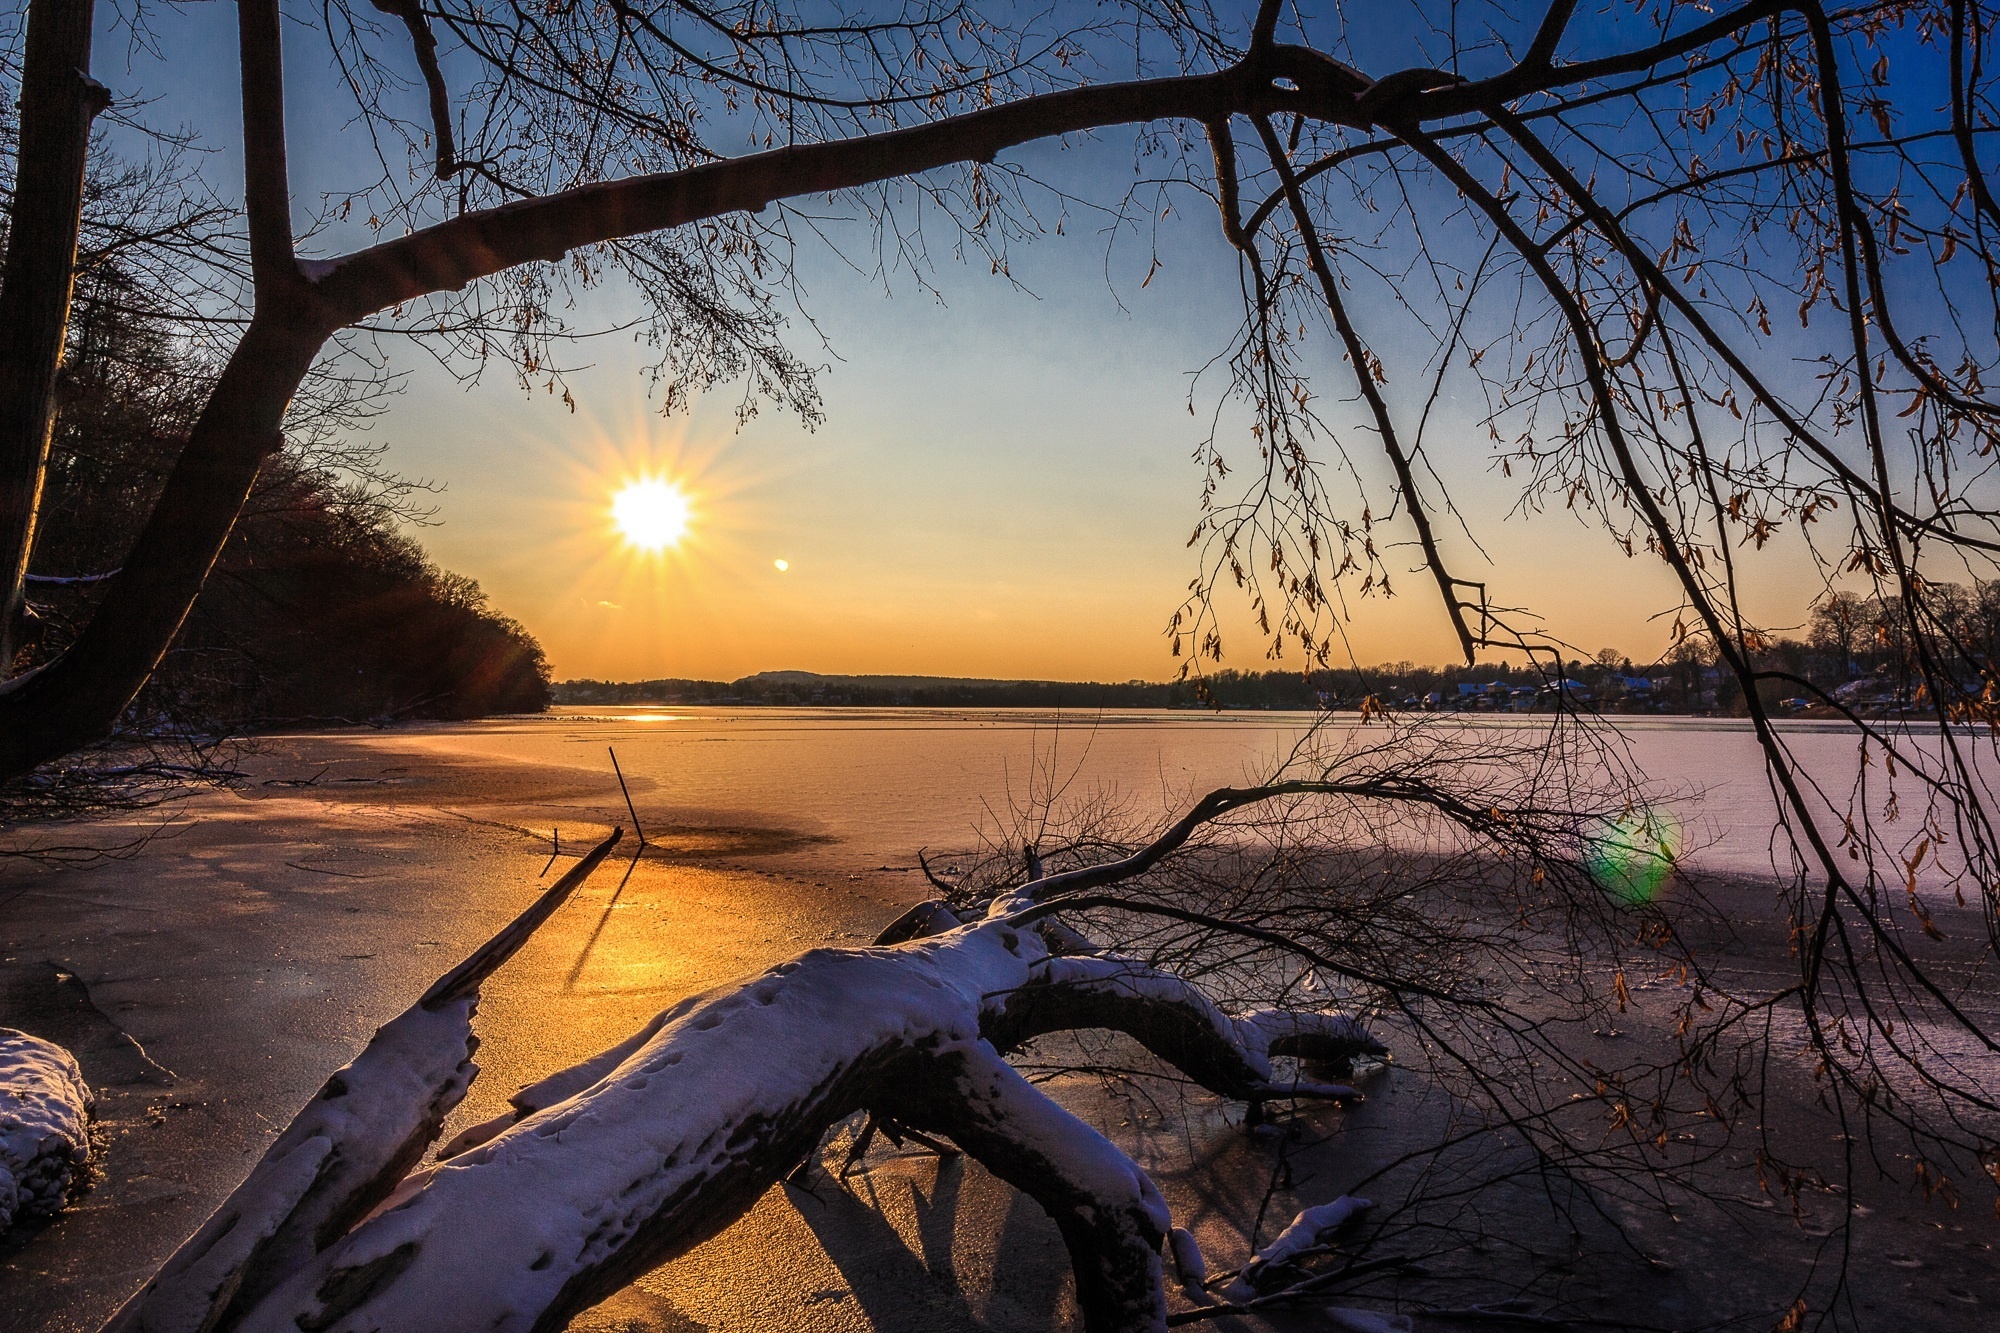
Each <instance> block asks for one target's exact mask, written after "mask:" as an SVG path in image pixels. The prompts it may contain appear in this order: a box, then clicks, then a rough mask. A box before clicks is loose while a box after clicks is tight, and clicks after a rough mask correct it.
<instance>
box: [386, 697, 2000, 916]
mask: <svg viewBox="0 0 2000 1333" xmlns="http://www.w3.org/2000/svg"><path fill="white" fill-rule="evenodd" d="M1313 721H1314V719H1313V717H1312V715H1310V714H1305V713H1279V712H1269V713H1255V712H1228V713H1220V714H1210V713H1190V712H1159V713H1147V712H1115V713H1105V714H1088V713H1082V714H1075V715H1063V716H1060V717H1059V716H1057V715H1055V714H1052V713H1041V712H1030V711H1025V710H1004V711H1003V710H992V711H977V710H967V711H958V710H943V709H879V710H878V709H852V708H836V709H811V708H798V709H787V708H736V709H732V708H677V707H634V708H602V707H600V708H587V709H586V708H567V709H564V708H558V709H555V710H552V711H551V712H550V713H548V714H546V715H543V716H537V717H515V718H498V719H493V720H491V721H486V722H476V723H460V724H450V725H440V726H436V727H416V728H406V729H398V730H396V731H394V732H388V733H383V735H382V737H381V739H380V740H379V742H373V743H376V744H379V745H380V746H381V747H383V748H384V749H393V750H396V751H405V752H406V751H409V750H410V749H412V748H416V749H420V750H422V751H424V752H426V753H433V754H436V755H438V756H439V757H445V756H449V755H453V754H457V755H462V756H464V757H466V758H468V759H476V760H478V761H480V762H490V761H493V760H501V761H511V762H515V763H520V764H527V765H543V766H551V767H561V768H572V769H575V768H580V769H586V770H590V771H592V772H596V773H599V774H602V775H603V777H604V778H605V779H606V780H607V781H608V780H610V761H609V758H608V756H607V755H606V748H607V747H616V749H617V753H618V757H619V761H620V763H621V765H622V766H623V768H624V771H625V775H626V777H627V778H628V779H629V780H631V782H632V784H633V787H634V790H635V791H638V790H642V789H643V790H645V791H646V792H647V800H648V801H649V802H650V803H653V804H656V805H658V804H664V805H666V806H668V807H670V808H672V809H674V810H675V811H677V812H684V813H685V814H686V815H687V817H688V818H689V819H690V820H691V821H692V822H696V823H711V822H716V821H727V822H733V823H739V824H749V825H753V826H755V825H764V824H769V823H772V822H777V823H780V824H782V825H784V826H786V827H788V828H792V829H797V830H801V831H805V832H809V833H813V834H817V835H821V836H826V837H831V838H834V839H838V840H839V841H840V842H842V843H845V844H847V845H848V846H849V847H850V848H852V849H853V850H854V851H856V852H858V853H861V854H863V855H866V856H870V857H879V858H884V859H896V858H908V857H909V856H911V855H912V854H913V853H914V852H915V851H916V850H917V849H918V848H919V847H931V848H963V847H966V846H967V845H968V844H969V843H970V842H971V841H972V839H973V836H974V834H975V830H977V829H978V828H980V827H982V826H985V827H991V826H992V825H993V824H994V822H995V815H996V814H1004V813H1005V811H1006V810H1007V808H1008V806H1009V804H1010V803H1012V804H1014V805H1017V806H1018V805H1020V804H1022V803H1024V802H1026V801H1028V800H1029V799H1030V797H1031V795H1035V794H1039V793H1040V792H1041V791H1042V790H1043V789H1044V786H1045V784H1046V783H1047V782H1048V781H1049V780H1050V776H1051V775H1053V777H1054V780H1055V781H1056V782H1057V783H1059V784H1062V785H1064V786H1065V788H1066V793H1067V795H1069V796H1071V797H1077V796H1081V795H1083V794H1085V793H1088V792H1092V791H1101V790H1114V791H1116V792H1117V793H1118V794H1119V796H1121V797H1122V798H1123V799H1124V800H1125V801H1126V803H1127V804H1128V805H1129V807H1130V808H1131V810H1132V812H1133V814H1134V815H1136V816H1139V817H1141V818H1148V817H1152V816H1155V815H1158V814H1163V813H1165V812H1166V811H1168V810H1170V809H1178V808H1181V807H1183V806H1185V805H1186V804H1187V802H1188V801H1189V800H1190V799H1191V798H1192V796H1194V795H1198V794H1199V793H1201V792H1204V791H1207V790H1209V789H1210V788H1213V787H1217V786H1223V785H1229V784H1239V783H1244V782H1250V781H1255V780H1257V779H1259V778H1261V777H1263V776H1265V775H1267V774H1269V773H1271V772H1272V771H1273V770H1274V769H1275V768H1276V767H1277V766H1278V765H1279V764H1280V763H1282V762H1283V760H1284V758H1285V756H1286V755H1287V754H1288V753H1290V752H1291V750H1292V749H1293V747H1294V746H1296V745H1297V744H1298V743H1299V741H1300V739H1301V738H1302V737H1304V736H1305V735H1306V734H1307V732H1308V731H1309V730H1310V729H1311V727H1312V725H1313ZM1430 725H1436V726H1441V727H1444V728H1446V729H1458V730H1461V731H1463V732H1464V733H1467V734H1470V735H1472V736H1475V737H1479V738H1482V739H1487V740H1493V741H1501V742H1506V743H1512V744H1530V743H1533V742H1535V741H1536V740H1537V739H1538V738H1539V737H1541V736H1544V735H1546V734H1547V732H1548V729H1549V726H1550V719H1548V718H1545V717H1533V716H1530V717H1520V718H1479V719H1470V718H1460V717H1456V716H1451V717H1444V718H1439V719H1436V720H1435V721H1434V722H1433V723H1431V724H1430ZM1601 725H1602V726H1603V727H1604V728H1605V729H1606V730H1605V733H1604V734H1605V736H1606V738H1607V739H1608V740H1609V742H1610V743H1611V745H1612V746H1613V748H1614V750H1615V752H1616V753H1618V754H1619V755H1620V756H1621V757H1622V759H1623V760H1624V762H1626V763H1628V764H1629V765H1630V767H1631V769H1632V770H1633V771H1635V772H1636V773H1638V774H1640V775H1642V777H1643V779H1644V782H1645V787H1646V789H1647V790H1648V791H1649V792H1650V793H1652V795H1653V797H1654V799H1655V800H1656V801H1658V802H1659V803H1660V804H1661V805H1662V806H1664V807H1665V808H1666V809H1668V810H1669V811H1671V812H1672V814H1673V816H1674V818H1675V820H1676V821H1677V822H1678V823H1679V824H1680V826H1681V828H1682V830H1683V835H1684V836H1683V843H1684V847H1685V858H1686V860H1687V861H1688V862H1689V863H1690V864H1692V865H1695V866H1699V867H1701V868H1704V869H1708V870H1713V871H1724V872H1729V873H1735V874H1749V875H1768V874H1770V873H1771V872H1772V870H1773V865H1774V861H1773V857H1774V852H1775V853H1776V854H1777V855H1779V856H1780V857H1782V856H1784V855H1786V848H1785V844H1784V841H1783V838H1782V835H1781V834H1780V833H1779V831H1778V827H1777V806H1776V803H1775V802H1774V799H1773V796H1772V790H1771V787H1770V785H1769V783H1768V781H1767V779H1766V777H1765V771H1764V765H1763V759H1762V755H1761V753H1760V751H1759V749H1758V746H1757V741H1756V737H1755V736H1754V735H1753V734H1752V732H1751V729H1750V725H1749V723H1748V722H1747V721H1741V720H1736V719H1708V718H1640V717H1630V718H1623V717H1621V718H1616V719H1604V720H1603V722H1602V723H1601ZM1779 726H1780V732H1781V734H1782V735H1783V737H1784V739H1785V742H1786V744H1787V745H1788V746H1790V747H1791V749H1792V751H1793V753H1794V755H1795V757H1796V758H1797V760H1798V762H1799V764H1800V766H1801V768H1802V770H1803V771H1804V772H1805V773H1807V774H1808V775H1809V776H1810V777H1811V778H1812V779H1813V780H1814V781H1815V782H1816V783H1817V785H1818V787H1819V789H1820V791H1821V792H1823V793H1824V794H1825V796H1826V798H1827V800H1828V801H1831V802H1835V803H1838V805H1839V806H1840V808H1841V809H1842V810H1843V811H1844V808H1845V802H1846V801H1847V799H1848V795H1849V793H1850V792H1851V791H1852V790H1853V788H1854V785H1855V782H1856V779H1857V777H1865V778H1866V779H1867V786H1866V791H1865V799H1866V803H1867V805H1868V807H1869V809H1870V810H1871V811H1873V812H1874V814H1875V815H1876V817H1877V818H1878V819H1881V818H1882V817H1883V816H1884V815H1885V814H1887V813H1889V811H1890V809H1891V808H1892V802H1891V793H1892V792H1893V793H1894V794H1895V796H1896V797H1897V798H1898V800H1897V802H1896V803H1895V806H1894V808H1895V813H1896V818H1895V820H1894V821H1893V822H1890V823H1886V824H1883V825H1882V827H1884V828H1886V829H1889V830H1890V831H1891V835H1892V836H1891V838H1890V841H1891V844H1892V845H1897V844H1901V843H1904V842H1914V841H1916V840H1917V839H1918V838H1919V837H1921V836H1923V833H1922V801H1921V798H1920V794H1919V792H1918V791H1917V789H1916V784H1915V783H1914V781H1913V780H1912V779H1911V778H1910V777H1909V775H1908V774H1907V773H1902V772H1899V773H1898V774H1897V775H1896V776H1895V777H1894V778H1893V779H1891V778H1890V777H1889V775H1887V774H1886V773H1885V772H1884V770H1883V768H1882V766H1881V763H1880V759H1881V751H1880V749H1879V747H1877V748H1874V749H1873V750H1872V760H1871V762H1870V764H1869V765H1868V766H1867V768H1866V769H1864V768H1863V766H1862V764H1861V761H1860V758H1859V753H1858V749H1857V746H1856V741H1855V735H1854V732H1853V731H1852V730H1851V729H1849V728H1848V727H1846V726H1845V725H1844V724H1840V723H1827V722H1785V723H1781V724H1779ZM1383 735H1385V732H1384V729H1383V727H1382V725H1381V724H1380V723H1377V724H1375V725H1374V726H1373V727H1372V728H1368V729H1365V730H1364V729H1363V725H1362V724H1361V723H1360V722H1359V720H1358V719H1357V718H1356V717H1355V715H1353V714H1340V715H1336V719H1335V720H1334V721H1332V722H1331V723H1329V724H1328V725H1327V727H1326V730H1325V731H1324V732H1323V734H1322V738H1321V739H1322V741H1323V742H1328V743H1332V744H1335V745H1338V744H1341V743H1344V742H1346V741H1348V740H1349V739H1351V738H1355V737H1357V736H1358V737H1361V738H1363V739H1364V741H1365V740H1366V739H1373V738H1380V737H1382V736H1383ZM1962 739H1963V741H1964V743H1966V744H1968V745H1970V744H1972V743H1973V742H1974V741H1975V740H1977V742H1978V750H1979V756H1980V770H1981V772H1982V773H1985V774H1988V775H1989V776H1990V775H1993V774H1994V773H1995V771H1996V770H1995V768H1994V765H1993V763H1992V761H1991V745H1990V742H1987V741H1985V740H1984V739H1982V738H1975V737H1974V736H1972V735H1971V734H1970V733H1963V734H1962ZM1915 744H1916V745H1917V746H1919V747H1921V749H1922V750H1923V752H1925V753H1933V754H1934V753H1935V751H1936V748H1937V745H1938V741H1937V739H1936V737H1935V736H1934V735H1933V736H1930V737H1926V738H1922V739H1919V740H1917V741H1916V742H1915ZM1989 808H1990V807H1989ZM1826 827H1827V828H1828V829H1829V830H1830V836H1837V835H1838V830H1839V827H1840V821H1839V818H1838V816H1837V815H1836V816H1835V817H1834V818H1833V819H1832V820H1831V821H1829V823H1828V824H1827V825H1826ZM1938 855H1943V856H1944V858H1945V859H1944V863H1943V864H1944V865H1945V867H1946V868H1949V867H1950V866H1951V865H1952V864H1953V861H1952V858H1951V856H1950V854H1949V852H1948V851H1946V850H1944V849H1942V848H1936V847H1934V848H1933V857H1935V856H1938ZM1780 864H1781V866H1782V863H1780ZM1932 865H1933V861H1932V860H1931V858H1927V861H1926V866H1925V869H1926V870H1930V869H1931V868H1932ZM1897 877H1898V878H1899V879H1900V874H1898V876H1897Z"/></svg>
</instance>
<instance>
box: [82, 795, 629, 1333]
mask: <svg viewBox="0 0 2000 1333" xmlns="http://www.w3.org/2000/svg"><path fill="white" fill-rule="evenodd" d="M618 836H619V834H618V831H617V830H615V829H614V830H613V831H612V833H611V836H610V837H608V838H606V839H605V840H604V841H603V842H601V843H599V844H598V845H597V847H596V848H594V849H593V850H592V851H591V852H590V854H589V855H587V856H585V857H584V858H583V859H582V860H581V861H579V862H578V863H577V864H576V865H575V866H574V867H573V868H572V869H571V870H570V871H569V873H568V874H566V875H564V876H563V877H562V878H561V879H560V880H558V881H556V883H555V884H554V885H552V886H551V887H550V888H549V889H548V891H547V892H545V893H543V894H542V895H541V897H539V898H538V899H537V900H536V901H535V903H534V904H533V905H532V906H530V907H529V908H528V910H527V911H525V912H523V913H522V914H521V915H520V916H518V917H517V918H515V919H514V921H512V922H511V923H509V924H508V926H507V927H506V928H505V929H503V930H502V931H500V933H499V934H497V935H495V936H494V937H493V938H492V939H490V940H488V941H487V942H486V943H485V944H483V945H481V946H480V947H479V948H478V949H476V950H475V951H474V952H473V953H472V954H471V955H470V956H468V957H467V958H466V959H465V960H464V961H463V962H461V963H460V964H459V965H458V966H457V967H455V968H453V969H452V970H451V971H449V972H447V973H446V974H445V975H444V976H443V977H441V978H439V979H438V981H437V982H436V983H435V984H434V985H433V986H432V987H431V988H430V989H429V990H428V991H426V992H425V993H424V995H423V996H422V997H421V998H420V999H418V1001H417V1002H416V1003H415V1004H413V1005H411V1006H410V1008H409V1009H408V1010H407V1011H405V1012H404V1013H403V1014H402V1015H400V1016H399V1017H397V1018H395V1019H392V1020H390V1021H389V1022H388V1023H385V1024H384V1025H383V1026H382V1027H381V1028H379V1029H377V1030H376V1033H375V1035H374V1037H373V1038H372V1039H371V1040H370V1041H369V1043H368V1045H367V1047H366V1049H364V1050H363V1051H362V1052H361V1054H360V1055H358V1056H356V1057H355V1058H354V1060H353V1062H352V1063H350V1064H349V1065H347V1066H346V1067H345V1068H343V1069H341V1070H339V1071H338V1072H336V1073H335V1074H334V1075H333V1077H331V1078H329V1079H328V1080H327V1081H326V1086H325V1087H323V1088H322V1089H320V1091H319V1093H318V1094H317V1095H315V1096H314V1098H313V1099H312V1101H311V1102H309V1103H307V1105H306V1107H305V1109H304V1110H302V1111H300V1112H299V1114H298V1115H297V1116H296V1117H295V1118H294V1119H293V1120H292V1123H291V1124H290V1125H289V1126H288V1127H287V1128H286V1129H285V1131H284V1133H282V1134H280V1135H279V1136H278V1139H277V1141H276V1142H275V1143H273V1144H272V1145H271V1147H270V1150H269V1151H267V1152H266V1153H265V1154H264V1157H263V1158H262V1160H260V1161H259V1162H258V1163H257V1165H256V1166H255V1167H253V1168H252V1169H251V1172H250V1175H249V1178H248V1179H246V1180H245V1181H244V1182H243V1184H242V1185H241V1186H239V1187H238V1188H237V1189H236V1191H235V1193H233V1194H231V1195H230V1196H229V1198H228V1199H227V1200H225V1201H224V1202H223V1204H222V1206H221V1207H220V1208H218V1209H216V1211H215V1213H214V1214H213V1215H212V1216H211V1217H210V1218H209V1219H208V1221H207V1222H205V1223H204V1224H203V1225H202V1227H201V1229H200V1230H199V1231H197V1232H195V1234H194V1235H193V1236H191V1237H189V1238H188V1240H187V1241H186V1242H185V1243H184V1244H182V1245H181V1247H180V1248H179V1249H178V1250H176V1251H175V1252H174V1254H173V1256H172V1257H171V1258H170V1259H168V1260H167V1262H166V1264H165V1265H163V1266H162V1267H161V1269H160V1271H159V1272H158V1273H157V1274H156V1275H155V1276H154V1278H153V1280H152V1281H151V1282H149V1283H147V1284H146V1286H144V1287H143V1288H141V1289H140V1290H139V1291H138V1293H136V1294H135V1295H134V1296H133V1297H132V1298H131V1299H130V1300H129V1301H127V1302H126V1303H125V1305H124V1306H123V1308H121V1309H120V1310H119V1311H118V1313H117V1314H115V1315H113V1316H112V1318H111V1321H110V1323H108V1324H107V1325H106V1330H107V1333H110V1330H120V1331H121V1333H122V1331H124V1330H133V1331H134V1333H137V1331H139V1330H143V1331H144V1333H196V1331H197V1330H207V1329H211V1328H216V1327H221V1326H225V1325H227V1324H228V1323H229V1322H231V1321H232V1320H233V1318H234V1317H235V1316H237V1315H238V1314H239V1313H240V1312H241V1311H244V1310H247V1309H250V1308H252V1307H253V1306H255V1305H256V1304H257V1302H258V1301H259V1300H261V1299H262V1297H263V1296H264V1295H265V1294H266V1293H267V1292H269V1291H270V1290H271V1288H272V1287H273V1286H274V1285H275V1284H276V1283H277V1282H278V1281H279V1280H280V1279H282V1278H283V1277H284V1276H285V1275H286V1274H288V1273H291V1272H293V1271H295V1270H297V1269H298V1268H300V1267H302V1266H304V1265H306V1264H308V1263H310V1262H311V1260H312V1258H313V1256H314V1255H315V1254H317V1253H318V1252H319V1251H320V1250H323V1249H324V1248H326V1247H327V1246H328V1245H330V1244H332V1243H333V1242H334V1241H336V1240H338V1239H339V1238H340V1237H341V1236H342V1235H344V1234H345V1233H346V1232H347V1230H348V1229H349V1228H350V1227H351V1226H353V1225H354V1224H355V1222H357V1221H358V1220H360V1219H361V1218H362V1217H364V1216H365V1215H366V1214H367V1213H368V1212H369V1211H370V1210H371V1209H372V1208H374V1207H375V1206H376V1204H378V1203H379V1202H380V1201H381V1200H382V1199H384V1198H385V1197H386V1196H388V1194H389V1193H390V1192H391V1191H392V1190H394V1189H395V1188H396V1186H397V1184H398V1183H399V1182H400V1181H401V1180H402V1179H403V1178H404V1176H406V1175H407V1174H408V1173H409V1171H410V1169H411V1168H412V1167H413V1166H415V1165H416V1164H417V1162H418V1161H419V1160H421V1159H422V1157H423V1153H424V1149H425V1148H427V1147H429V1146H430V1144H431V1143H432V1142H433V1141H434V1140H435V1139H436V1138H437V1135H438V1130H439V1129H440V1128H441V1127H442V1125H443V1124H444V1118H445V1117H446V1116H447V1115H449V1114H450V1113H451V1109H452V1108H453V1107H455V1106H457V1105H458V1103H459V1101H460V1100H461V1099H462V1098H463V1097H464V1096H465V1091H466V1089H467V1088H468V1087H470V1086H471V1084H472V1080H473V1078H474V1077H475V1076H476V1075H477V1074H478V1072H479V1070H478V1067H477V1066H476V1065H474V1064H473V1062H472V1055H473V1052H474V1051H475V1050H476V1049H477V1048H478V1045H479V1040H478V1038H477V1037H475V1036H474V1035H473V1032H472V1016H473V1012H474V1011H475V1010H476V1009H477V1008H478V1005H479V984H480V982H481V981H483V980H484V979H485V978H486V977H487V976H489V975H490V974H491V973H492V972H493V970H494V969H495V968H497V967H499V966H500V965H501V964H502V963H504V962H506V961H507V959H509V958H510V957H512V956H513V955H514V953H515V951H516V950H518V949H519V948H520V947H521V945H522V944H524V943H525V942H526V941H527V939H528V937H529V936H530V935H531V934H533V933H534V930H535V927H537V926H539V925H540V924H541V923H542V922H543V921H545V920H547V919H548V917H549V915H550V914H551V913H552V912H554V911H555V910H556V908H557V907H559V906H561V905H562V903H563V901H564V900H565V899H566V898H568V897H569V895H570V894H571V893H573V892H574V891H575V890H576V888H577V886H578V885H580V884H582V883H583V881H584V880H585V879H587V878H589V876H590V872H591V871H593V870H595V869H596V868H597V866H598V864H599V863H600V862H601V861H603V860H604V857H605V856H606V855H607V854H608V853H609V852H610V851H611V849H612V847H613V846H614V845H616V844H617V842H618Z"/></svg>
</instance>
